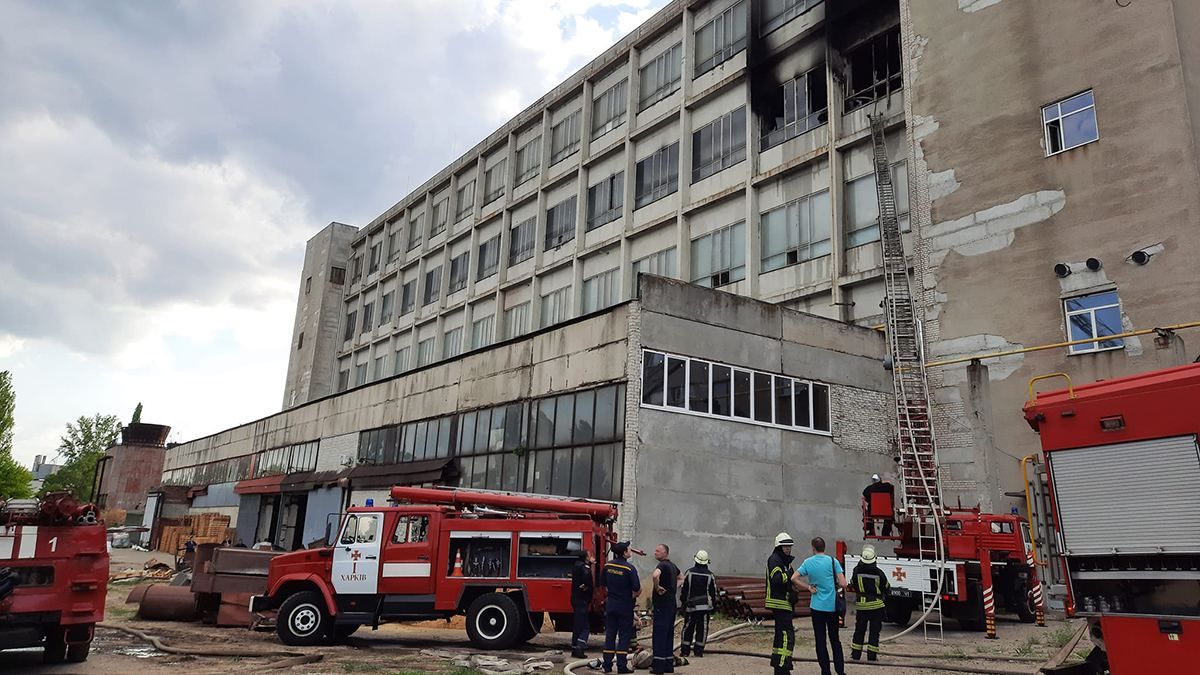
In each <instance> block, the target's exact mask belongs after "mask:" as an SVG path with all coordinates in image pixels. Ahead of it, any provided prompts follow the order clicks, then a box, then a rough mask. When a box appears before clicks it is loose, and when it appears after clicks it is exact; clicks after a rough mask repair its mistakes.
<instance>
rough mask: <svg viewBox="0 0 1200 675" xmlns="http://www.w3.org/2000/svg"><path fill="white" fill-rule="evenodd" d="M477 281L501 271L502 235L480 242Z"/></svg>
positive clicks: (476, 272)
mask: <svg viewBox="0 0 1200 675" xmlns="http://www.w3.org/2000/svg"><path fill="white" fill-rule="evenodd" d="M476 268H477V269H476V271H475V281H482V280H484V279H487V278H489V277H491V276H493V275H494V274H496V272H498V271H499V270H500V235H499V234H497V235H496V236H494V237H491V238H490V239H487V240H486V241H481V242H479V253H478V260H477V261H476Z"/></svg>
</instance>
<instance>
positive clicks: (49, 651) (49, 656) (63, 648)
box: [42, 628, 67, 663]
mask: <svg viewBox="0 0 1200 675" xmlns="http://www.w3.org/2000/svg"><path fill="white" fill-rule="evenodd" d="M66 656H67V640H66V635H65V634H64V633H63V630H62V629H61V628H51V629H50V630H49V631H48V632H47V633H46V646H45V647H44V648H43V650H42V663H62V662H63V659H64V658H66Z"/></svg>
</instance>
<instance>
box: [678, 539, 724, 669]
mask: <svg viewBox="0 0 1200 675" xmlns="http://www.w3.org/2000/svg"><path fill="white" fill-rule="evenodd" d="M695 561H696V564H695V566H694V567H692V568H691V569H689V570H688V571H686V572H684V573H683V586H682V587H681V588H680V589H679V604H680V605H682V606H683V638H682V643H681V644H680V646H679V654H680V656H691V655H692V654H695V655H696V656H701V657H702V656H704V645H705V643H707V642H708V619H709V617H710V616H712V613H713V611H714V610H715V609H716V606H717V577H716V576H715V575H714V574H713V573H712V571H710V570H709V569H708V552H706V551H700V552H698V553H696V557H695Z"/></svg>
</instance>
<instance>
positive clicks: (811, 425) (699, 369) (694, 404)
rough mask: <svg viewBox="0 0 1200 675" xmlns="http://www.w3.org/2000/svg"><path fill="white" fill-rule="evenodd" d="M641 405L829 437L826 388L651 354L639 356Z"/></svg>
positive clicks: (657, 353) (687, 359)
mask: <svg viewBox="0 0 1200 675" xmlns="http://www.w3.org/2000/svg"><path fill="white" fill-rule="evenodd" d="M642 405H644V406H647V407H651V408H663V409H669V410H674V411H677V412H679V411H682V412H688V413H692V414H699V415H704V416H706V417H709V416H714V417H723V418H726V419H738V420H739V421H742V422H748V423H751V424H759V425H764V426H773V427H783V428H787V429H793V430H801V431H816V432H822V433H828V432H829V385H826V384H821V383H818V382H808V381H805V380H797V379H794V378H791V377H787V376H784V375H772V374H771V373H763V372H757V371H750V370H741V369H738V368H734V367H732V366H729V365H725V364H721V363H714V362H711V361H706V360H702V359H692V358H687V357H683V356H675V355H673V354H663V353H661V352H656V351H651V350H645V351H643V352H642Z"/></svg>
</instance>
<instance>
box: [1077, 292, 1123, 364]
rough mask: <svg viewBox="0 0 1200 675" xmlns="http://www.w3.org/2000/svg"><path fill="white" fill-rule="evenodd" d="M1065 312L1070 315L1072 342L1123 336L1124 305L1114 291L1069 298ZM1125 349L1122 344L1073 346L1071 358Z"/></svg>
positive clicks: (1101, 341) (1099, 342)
mask: <svg viewBox="0 0 1200 675" xmlns="http://www.w3.org/2000/svg"><path fill="white" fill-rule="evenodd" d="M1063 311H1064V312H1066V315H1067V337H1068V338H1069V339H1071V340H1087V339H1089V338H1102V337H1105V336H1107V335H1116V334H1118V333H1120V332H1121V301H1120V299H1119V298H1117V292H1116V291H1115V290H1112V291H1103V292H1101V293H1091V294H1089V295H1080V296H1076V297H1074V298H1067V299H1066V300H1063ZM1124 346H1125V343H1124V342H1123V341H1121V340H1098V341H1096V342H1086V343H1083V344H1078V345H1071V347H1070V349H1071V353H1072V354H1085V353H1087V352H1100V351H1106V350H1109V349H1121V348H1122V347H1124Z"/></svg>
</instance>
